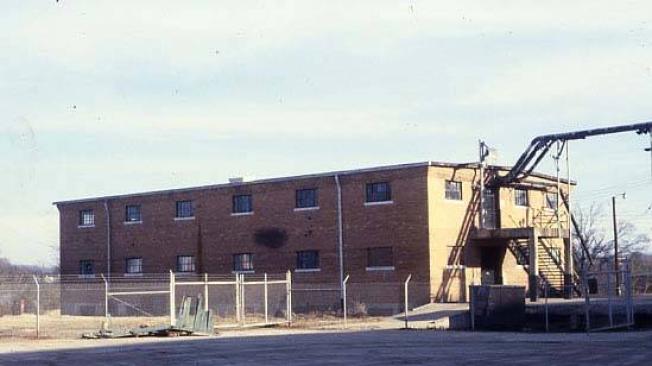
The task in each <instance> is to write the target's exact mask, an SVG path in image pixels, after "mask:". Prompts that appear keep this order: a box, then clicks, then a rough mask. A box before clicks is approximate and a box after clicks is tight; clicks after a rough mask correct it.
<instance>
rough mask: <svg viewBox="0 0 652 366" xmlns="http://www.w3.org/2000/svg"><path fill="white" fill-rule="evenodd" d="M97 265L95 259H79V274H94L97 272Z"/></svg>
mask: <svg viewBox="0 0 652 366" xmlns="http://www.w3.org/2000/svg"><path fill="white" fill-rule="evenodd" d="M94 267H95V266H94V265H93V261H92V260H90V259H83V260H80V261H79V274H81V275H92V274H94V273H95V268H94Z"/></svg>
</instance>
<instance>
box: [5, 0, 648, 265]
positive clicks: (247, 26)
mask: <svg viewBox="0 0 652 366" xmlns="http://www.w3.org/2000/svg"><path fill="white" fill-rule="evenodd" d="M650 14H652V3H651V2H649V1H620V2H614V1H595V0H593V1H573V2H568V1H547V2H541V1H483V2H475V1H445V2H444V1H427V2H426V1H423V2H422V1H328V2H325V1H294V2H293V1H163V0H158V1H137V2H133V1H120V0H111V1H99V0H98V1H72V0H59V1H55V0H51V1H42V0H40V1H36V0H34V1H32V0H15V1H14V0H8V1H3V7H2V11H1V12H0V156H1V157H0V171H2V172H3V179H1V180H0V192H2V193H1V194H0V204H1V205H2V210H0V256H5V257H8V258H9V259H11V260H12V261H13V262H16V263H24V264H52V263H54V262H55V261H56V256H55V255H54V251H53V249H52V248H55V247H56V246H57V245H58V240H59V239H58V212H57V210H56V208H55V207H54V206H52V202H54V201H60V200H66V199H75V198H83V197H93V196H101V195H110V194H121V193H132V192H139V191H147V190H153V189H166V188H176V187H187V186H196V185H203V184H212V183H223V182H226V181H227V179H228V178H229V177H239V176H243V177H246V178H247V179H253V178H266V177H277V176H286V175H295V174H303V173H315V172H323V171H331V170H341V169H350V168H361V167H369V166H378V165H385V164H395V163H408V162H420V161H427V160H434V161H450V162H470V161H476V160H477V149H478V147H477V143H478V140H479V139H483V140H485V141H486V142H487V143H488V144H489V145H491V146H492V147H494V148H496V149H497V151H498V160H497V162H498V163H501V164H512V163H513V162H514V161H515V160H516V159H517V158H518V156H519V155H520V154H521V152H522V151H523V150H524V149H525V148H526V146H527V145H528V143H529V141H530V140H531V139H532V138H533V137H535V136H537V135H540V134H548V133H557V132H565V131H573V130H577V129H584V128H595V127H603V126H610V125H618V124H627V123H634V122H643V121H650V120H652V109H651V108H650V100H652V42H651V40H652V17H651V16H650ZM649 144H650V140H649V137H648V136H647V135H643V136H640V135H636V134H635V133H627V134H622V135H613V136H606V137H596V138H592V139H587V140H585V141H579V142H573V143H572V144H571V145H570V146H571V159H572V164H571V165H572V167H571V168H572V176H573V178H574V179H576V180H577V181H578V182H579V187H578V191H577V196H576V198H577V201H576V204H579V205H590V204H591V203H592V202H596V203H597V204H602V205H608V204H609V200H610V197H611V196H612V195H614V194H620V193H623V192H627V198H626V199H625V200H622V199H619V202H618V209H619V213H620V216H621V217H622V218H623V219H624V220H629V221H631V222H632V223H634V224H636V225H637V226H638V227H639V229H641V230H642V231H644V232H648V233H652V207H651V206H652V194H651V192H652V177H651V174H652V173H651V171H650V169H651V167H650V164H651V161H650V159H651V158H650V154H649V153H647V154H646V153H645V152H644V151H643V149H644V148H645V147H648V146H649ZM541 170H542V171H544V172H548V173H553V172H554V171H553V170H552V164H551V159H550V158H546V159H545V161H544V162H543V164H542V166H541ZM605 208H609V207H608V206H605ZM608 219H609V218H608V217H606V219H605V220H606V221H608ZM606 221H605V222H606Z"/></svg>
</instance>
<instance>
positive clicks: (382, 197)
mask: <svg viewBox="0 0 652 366" xmlns="http://www.w3.org/2000/svg"><path fill="white" fill-rule="evenodd" d="M391 200H392V192H391V189H390V187H389V183H387V182H381V183H367V202H385V201H391Z"/></svg>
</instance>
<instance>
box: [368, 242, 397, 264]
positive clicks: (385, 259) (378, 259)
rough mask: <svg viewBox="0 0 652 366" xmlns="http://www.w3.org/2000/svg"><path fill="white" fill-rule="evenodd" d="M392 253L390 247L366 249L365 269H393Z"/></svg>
mask: <svg viewBox="0 0 652 366" xmlns="http://www.w3.org/2000/svg"><path fill="white" fill-rule="evenodd" d="M393 267H394V251H393V250H392V247H375V248H367V268H387V269H390V268H393Z"/></svg>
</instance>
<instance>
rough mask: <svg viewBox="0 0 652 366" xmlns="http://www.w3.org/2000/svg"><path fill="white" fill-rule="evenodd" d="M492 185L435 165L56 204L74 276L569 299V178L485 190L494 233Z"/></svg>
mask: <svg viewBox="0 0 652 366" xmlns="http://www.w3.org/2000/svg"><path fill="white" fill-rule="evenodd" d="M506 170H507V168H505V167H497V166H491V167H488V168H486V169H485V173H486V176H489V175H491V174H498V173H504V172H506ZM479 176H480V170H479V166H478V165H477V164H448V163H435V162H424V163H415V164H404V165H394V166H384V167H376V168H369V169H359V170H350V171H340V172H331V173H323V174H313V175H304V176H295V177H287V178H275V179H265V180H257V181H251V182H243V181H241V180H232V181H231V182H230V183H228V184H216V185H210V186H202V187H194V188H185V189H172V190H166V191H156V192H145V193H136V194H125V195H117V196H108V197H98V198H89V199H80V200H73V201H64V202H56V203H55V205H56V206H57V207H58V209H59V211H60V240H61V242H60V248H61V253H60V254H61V271H62V274H67V275H74V274H78V275H80V276H93V275H95V274H99V273H107V272H110V273H111V275H112V276H138V275H140V274H141V273H162V272H168V271H169V270H173V271H176V272H196V273H204V272H208V273H231V272H240V271H241V272H255V273H264V272H267V273H280V272H285V271H287V270H291V271H292V272H293V281H294V282H295V283H339V281H340V280H341V276H342V275H343V274H349V275H350V276H351V278H352V280H353V281H354V282H357V283H363V284H364V283H376V282H391V281H395V282H400V281H403V280H404V279H405V277H406V276H407V275H408V274H412V276H413V277H412V278H413V281H415V282H418V283H425V284H427V286H426V287H425V289H424V290H423V291H422V293H420V294H419V296H417V298H418V299H419V300H418V301H419V302H427V301H465V300H466V298H467V286H468V285H470V284H472V283H476V284H479V283H503V284H522V285H528V275H530V281H532V280H533V279H535V280H537V279H541V278H543V279H545V280H546V281H548V282H549V283H550V284H551V285H552V286H553V287H555V288H558V289H560V290H561V288H562V287H563V280H564V277H563V271H564V270H568V268H567V266H565V263H566V262H567V261H565V258H566V257H567V256H566V253H568V252H569V251H568V240H567V235H564V233H565V232H566V231H567V229H566V228H567V226H566V218H565V217H566V213H565V210H564V208H563V206H562V205H558V204H557V202H558V199H557V193H556V190H557V187H558V186H559V185H557V183H558V182H557V178H555V177H550V176H545V175H541V174H534V175H532V176H531V177H529V178H528V179H527V180H526V181H524V182H522V183H519V184H517V185H512V186H508V187H500V188H495V189H489V188H487V189H485V190H484V204H483V206H484V210H483V215H482V216H483V225H482V227H481V225H480V215H478V208H479V206H480V199H479V196H480V188H479V187H480V184H479V183H480V181H479ZM562 183H564V182H562ZM561 187H564V186H563V185H562V186H561ZM558 206H562V207H561V209H559V210H557V209H558ZM558 217H559V219H557V218H558ZM559 229H561V230H559ZM565 243H566V245H564V244H565ZM565 248H566V250H565ZM531 254H533V255H531ZM532 268H534V270H533V271H530V269H532ZM569 273H570V272H569ZM530 283H532V282H530Z"/></svg>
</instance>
